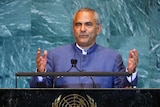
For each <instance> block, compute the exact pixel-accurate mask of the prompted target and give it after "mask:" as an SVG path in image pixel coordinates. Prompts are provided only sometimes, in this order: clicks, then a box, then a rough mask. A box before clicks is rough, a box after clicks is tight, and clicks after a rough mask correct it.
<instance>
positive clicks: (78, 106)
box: [52, 94, 97, 107]
mask: <svg viewBox="0 0 160 107" xmlns="http://www.w3.org/2000/svg"><path fill="white" fill-rule="evenodd" d="M52 107H97V104H96V103H95V102H94V100H93V99H92V98H91V97H90V96H89V95H86V98H84V97H83V96H81V95H79V94H69V95H67V96H64V97H62V95H59V97H58V98H56V99H55V101H54V102H53V103H52Z"/></svg>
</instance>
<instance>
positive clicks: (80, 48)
mask: <svg viewBox="0 0 160 107" xmlns="http://www.w3.org/2000/svg"><path fill="white" fill-rule="evenodd" d="M97 46H98V45H97V44H96V43H95V44H94V45H93V46H92V47H90V48H87V49H83V48H82V47H80V46H79V45H78V44H77V43H75V45H74V47H75V48H74V49H75V52H76V53H80V54H82V55H87V54H90V53H92V52H93V51H95V50H96V48H97Z"/></svg>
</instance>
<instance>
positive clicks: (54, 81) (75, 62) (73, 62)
mask: <svg viewBox="0 0 160 107" xmlns="http://www.w3.org/2000/svg"><path fill="white" fill-rule="evenodd" d="M77 62H78V61H77V59H71V64H72V66H71V67H70V68H69V69H68V70H67V71H66V72H69V71H70V70H71V69H72V68H76V70H78V71H79V72H83V71H82V70H80V69H78V68H77V66H76V65H77ZM88 77H89V78H90V79H91V81H92V83H93V88H96V84H95V82H94V79H93V78H92V77H91V76H88ZM59 78H62V76H57V77H55V78H54V80H53V87H55V83H56V80H57V79H59Z"/></svg>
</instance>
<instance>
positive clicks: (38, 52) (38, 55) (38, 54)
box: [37, 48, 41, 59]
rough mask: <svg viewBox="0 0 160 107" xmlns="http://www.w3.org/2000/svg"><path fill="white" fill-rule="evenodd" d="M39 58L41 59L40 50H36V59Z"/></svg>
mask: <svg viewBox="0 0 160 107" xmlns="http://www.w3.org/2000/svg"><path fill="white" fill-rule="evenodd" d="M39 57H41V48H38V50H37V59H38V58H39Z"/></svg>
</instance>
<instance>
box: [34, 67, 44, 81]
mask: <svg viewBox="0 0 160 107" xmlns="http://www.w3.org/2000/svg"><path fill="white" fill-rule="evenodd" d="M37 71H38V69H37V68H36V72H37ZM44 72H46V69H45V70H44ZM37 79H38V82H42V81H43V76H37Z"/></svg>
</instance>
